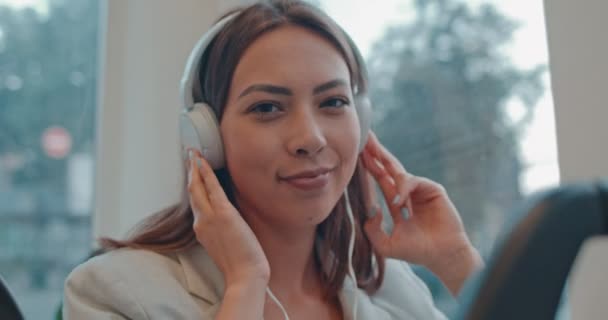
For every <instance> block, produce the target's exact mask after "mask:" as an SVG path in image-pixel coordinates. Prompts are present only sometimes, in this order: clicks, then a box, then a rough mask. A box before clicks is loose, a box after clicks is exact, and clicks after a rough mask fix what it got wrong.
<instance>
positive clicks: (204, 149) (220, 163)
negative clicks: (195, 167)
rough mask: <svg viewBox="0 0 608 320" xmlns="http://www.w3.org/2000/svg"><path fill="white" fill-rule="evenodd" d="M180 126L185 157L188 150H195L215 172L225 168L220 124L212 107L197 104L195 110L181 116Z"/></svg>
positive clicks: (185, 112)
mask: <svg viewBox="0 0 608 320" xmlns="http://www.w3.org/2000/svg"><path fill="white" fill-rule="evenodd" d="M179 124H180V125H179V127H180V136H181V144H182V151H183V154H184V155H186V151H187V150H188V149H195V150H198V151H199V152H200V153H201V154H202V155H203V156H204V157H205V160H207V162H209V164H210V165H211V167H212V168H213V169H214V170H217V169H221V168H223V167H224V166H225V159H224V147H223V145H222V137H221V134H220V127H219V122H218V121H217V118H216V116H215V113H214V112H213V110H212V109H211V107H209V106H208V105H207V104H205V103H196V104H195V105H194V108H192V109H190V110H189V111H184V112H183V113H182V114H181V115H180V119H179Z"/></svg>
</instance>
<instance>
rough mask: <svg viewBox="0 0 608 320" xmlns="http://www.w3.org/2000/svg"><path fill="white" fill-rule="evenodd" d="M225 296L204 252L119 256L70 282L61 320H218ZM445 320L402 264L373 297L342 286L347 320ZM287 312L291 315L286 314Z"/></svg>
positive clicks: (391, 266) (393, 263)
mask: <svg viewBox="0 0 608 320" xmlns="http://www.w3.org/2000/svg"><path fill="white" fill-rule="evenodd" d="M223 292H224V283H223V277H222V274H221V272H220V271H219V269H218V268H217V266H216V265H215V263H214V262H213V261H212V259H211V257H209V256H208V255H207V254H206V252H205V251H204V249H203V248H202V247H201V246H196V247H193V248H191V249H188V250H186V251H184V252H181V253H173V254H164V255H163V254H158V253H154V252H151V251H145V250H133V249H120V250H114V251H111V252H109V253H107V254H104V255H101V256H98V257H95V258H93V259H91V260H89V261H87V262H86V263H84V264H82V265H80V266H78V267H77V268H76V269H74V270H73V271H72V273H71V274H70V275H69V276H68V278H67V280H66V282H65V291H64V307H63V317H64V319H67V320H74V319H86V320H99V319H137V320H140V319H141V320H144V319H145V320H151V319H159V320H160V319H162V320H167V319H193V320H194V319H196V320H201V319H214V317H215V314H216V312H217V311H218V308H219V306H220V303H221V300H222V296H223ZM355 295H356V296H357V297H358V308H357V319H359V320H368V319H369V320H383V319H400V320H408V319H412V320H413V319H416V320H422V319H424V320H434V319H441V320H444V319H447V318H446V317H445V316H444V315H443V314H442V313H441V312H440V311H439V310H437V309H436V308H435V306H434V304H433V300H432V297H431V295H430V292H429V290H428V288H427V287H426V285H425V284H424V282H422V280H420V279H419V278H418V277H417V276H416V275H415V274H414V273H413V272H412V270H411V268H410V267H409V266H408V265H407V264H406V263H404V262H401V261H397V260H393V259H387V263H386V273H385V278H384V282H383V284H382V286H381V287H380V289H379V291H378V292H377V293H375V294H374V295H372V296H369V295H367V294H366V293H365V292H364V291H363V290H360V289H358V288H355V287H354V283H353V281H352V280H351V279H350V278H348V277H347V278H346V279H345V283H344V286H343V288H342V290H341V292H340V293H339V300H340V303H341V304H342V310H343V312H344V316H345V319H347V320H350V319H352V305H353V303H354V297H355ZM288 312H289V311H288Z"/></svg>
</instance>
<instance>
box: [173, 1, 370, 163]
mask: <svg viewBox="0 0 608 320" xmlns="http://www.w3.org/2000/svg"><path fill="white" fill-rule="evenodd" d="M239 13H240V12H235V13H232V14H230V15H228V16H227V17H225V18H223V19H222V20H220V21H219V22H218V23H216V24H215V25H213V26H212V27H211V29H209V31H207V33H205V34H204V35H203V36H202V37H201V39H200V40H199V41H198V43H197V44H196V46H195V47H194V49H193V50H192V52H191V53H190V57H189V58H188V62H187V63H186V68H185V70H184V74H183V76H182V81H181V86H180V96H181V99H182V108H183V111H182V114H181V116H180V120H179V121H180V125H179V127H180V136H181V144H182V155H185V154H186V151H187V150H188V149H195V150H198V151H200V152H201V153H203V154H204V155H205V159H206V160H207V161H208V162H209V164H210V165H211V167H212V168H213V169H220V168H222V167H224V165H225V159H224V148H223V145H222V137H221V135H220V130H219V123H218V120H217V115H216V114H215V113H214V111H213V109H212V108H211V107H210V106H209V105H208V104H207V103H206V99H205V97H202V95H201V93H200V92H201V90H200V86H201V84H200V81H199V69H200V60H201V57H202V56H203V54H204V53H205V51H206V50H207V48H208V46H209V44H210V43H211V41H212V40H213V39H214V38H215V37H216V36H217V34H218V33H220V31H222V30H223V29H224V27H225V26H226V25H227V24H229V23H230V22H231V21H232V20H233V19H234V18H235V17H236V16H237V15H239ZM354 104H355V108H356V110H357V117H358V118H359V126H360V128H361V143H360V145H359V151H361V150H363V147H364V146H365V142H366V141H367V136H368V132H369V128H370V122H371V103H370V101H369V99H368V97H367V95H365V94H359V95H358V96H356V97H355V103H354Z"/></svg>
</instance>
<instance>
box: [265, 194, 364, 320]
mask: <svg viewBox="0 0 608 320" xmlns="http://www.w3.org/2000/svg"><path fill="white" fill-rule="evenodd" d="M344 199H345V201H346V214H347V216H348V220H349V222H350V227H351V233H350V240H349V242H348V274H349V276H350V278H351V279H352V280H353V282H354V286H355V290H354V300H355V301H354V303H353V320H357V305H358V302H359V299H358V297H357V288H358V286H357V277H356V276H355V270H354V269H353V253H354V251H355V232H356V229H355V217H354V215H353V210H352V208H351V206H350V199H349V198H348V190H345V191H344ZM266 292H267V293H268V295H269V296H270V299H272V301H274V303H275V304H276V305H277V307H279V309H281V312H282V313H283V317H284V318H285V320H289V316H288V315H287V311H286V310H285V308H284V307H283V305H282V304H281V302H280V301H279V299H277V297H276V296H275V295H274V294H273V293H272V290H270V287H266Z"/></svg>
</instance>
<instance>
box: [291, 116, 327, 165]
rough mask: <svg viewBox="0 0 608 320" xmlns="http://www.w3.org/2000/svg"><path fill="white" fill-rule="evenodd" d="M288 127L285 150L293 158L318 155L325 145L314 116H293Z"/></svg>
mask: <svg viewBox="0 0 608 320" xmlns="http://www.w3.org/2000/svg"><path fill="white" fill-rule="evenodd" d="M290 127H291V129H290V134H289V141H288V143H287V148H288V149H289V152H290V153H291V154H292V155H294V156H297V157H309V156H312V155H315V154H318V153H319V152H321V150H323V148H324V147H325V145H326V144H327V140H326V139H325V134H324V132H323V129H322V126H321V124H320V123H319V120H318V119H316V118H315V115H314V114H304V113H300V114H297V115H294V121H292V122H291V123H290Z"/></svg>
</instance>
